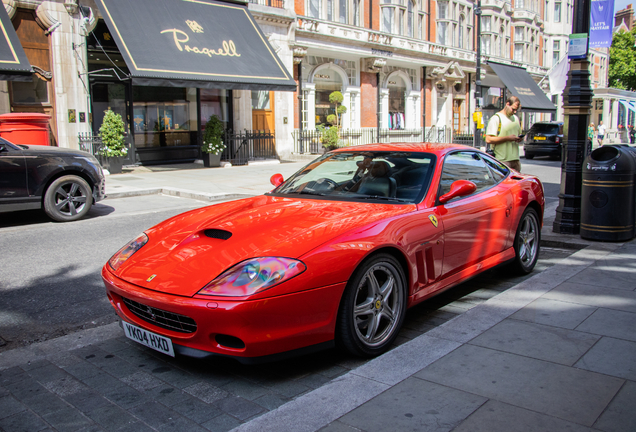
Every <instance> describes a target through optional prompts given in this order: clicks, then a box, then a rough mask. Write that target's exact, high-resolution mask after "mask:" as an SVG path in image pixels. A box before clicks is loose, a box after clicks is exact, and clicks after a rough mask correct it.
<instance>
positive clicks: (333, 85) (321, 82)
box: [314, 69, 342, 126]
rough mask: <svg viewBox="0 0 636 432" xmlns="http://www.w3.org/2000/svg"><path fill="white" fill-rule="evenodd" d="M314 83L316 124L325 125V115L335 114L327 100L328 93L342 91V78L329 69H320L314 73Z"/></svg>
mask: <svg viewBox="0 0 636 432" xmlns="http://www.w3.org/2000/svg"><path fill="white" fill-rule="evenodd" d="M314 83H315V84H316V105H315V108H316V114H315V115H316V126H318V125H321V124H322V125H325V126H329V125H330V124H329V123H327V116H328V115H330V114H335V113H336V110H335V106H334V105H333V104H332V103H331V102H329V95H330V94H331V93H333V92H334V91H340V92H341V91H342V79H341V78H340V74H338V73H337V72H336V71H334V70H331V69H322V70H320V71H319V72H318V73H316V74H315V75H314Z"/></svg>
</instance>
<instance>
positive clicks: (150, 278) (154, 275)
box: [146, 224, 437, 282]
mask: <svg viewBox="0 0 636 432" xmlns="http://www.w3.org/2000/svg"><path fill="white" fill-rule="evenodd" d="M435 226H437V224H435ZM156 277H157V275H156V274H153V275H152V276H150V277H149V278H148V279H146V282H150V281H151V280H153V279H154V278H156Z"/></svg>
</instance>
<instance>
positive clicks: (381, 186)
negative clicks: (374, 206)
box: [358, 161, 397, 197]
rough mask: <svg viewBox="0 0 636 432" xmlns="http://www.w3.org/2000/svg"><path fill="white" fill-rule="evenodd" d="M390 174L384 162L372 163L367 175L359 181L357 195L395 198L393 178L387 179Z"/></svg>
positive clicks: (395, 187)
mask: <svg viewBox="0 0 636 432" xmlns="http://www.w3.org/2000/svg"><path fill="white" fill-rule="evenodd" d="M390 173H391V168H390V167H389V164H388V163H386V162H385V161H375V162H373V165H371V168H370V169H369V172H368V173H367V175H366V176H365V177H363V178H362V180H361V181H360V187H359V188H358V193H360V194H365V195H378V196H386V197H395V191H396V190H397V183H396V181H395V179H394V178H393V177H389V174H390Z"/></svg>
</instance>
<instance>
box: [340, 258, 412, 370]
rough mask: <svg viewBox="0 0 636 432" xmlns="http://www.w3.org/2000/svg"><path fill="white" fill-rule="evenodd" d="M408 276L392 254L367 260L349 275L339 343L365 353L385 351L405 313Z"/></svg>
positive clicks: (342, 307)
mask: <svg viewBox="0 0 636 432" xmlns="http://www.w3.org/2000/svg"><path fill="white" fill-rule="evenodd" d="M405 280H406V278H405V277H404V271H403V269H402V266H401V265H400V263H399V262H398V261H397V260H396V259H395V258H394V257H393V256H391V255H389V254H385V253H381V254H378V255H374V256H372V257H370V258H369V259H367V260H366V261H364V262H363V263H362V264H361V265H360V266H359V267H358V268H357V269H356V271H355V272H354V273H353V275H352V277H351V279H349V282H348V283H347V287H346V288H345V292H344V294H343V297H342V300H341V302H340V310H339V311H338V322H337V325H336V341H337V342H338V345H339V346H341V347H342V348H344V349H345V350H347V351H349V352H350V353H352V354H354V355H357V356H362V357H374V356H378V355H380V354H382V353H384V352H386V351H387V350H388V349H389V348H390V346H391V344H393V342H394V341H395V338H396V337H397V335H398V333H399V331H400V328H401V327H402V323H403V322H404V316H405V315H406V302H407V289H406V282H405Z"/></svg>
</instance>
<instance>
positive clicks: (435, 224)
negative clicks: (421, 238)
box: [428, 215, 438, 228]
mask: <svg viewBox="0 0 636 432" xmlns="http://www.w3.org/2000/svg"><path fill="white" fill-rule="evenodd" d="M428 218H429V219H430V220H431V223H432V224H433V226H434V227H435V228H437V223H438V222H437V218H436V217H435V215H430V216H429V217H428Z"/></svg>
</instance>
